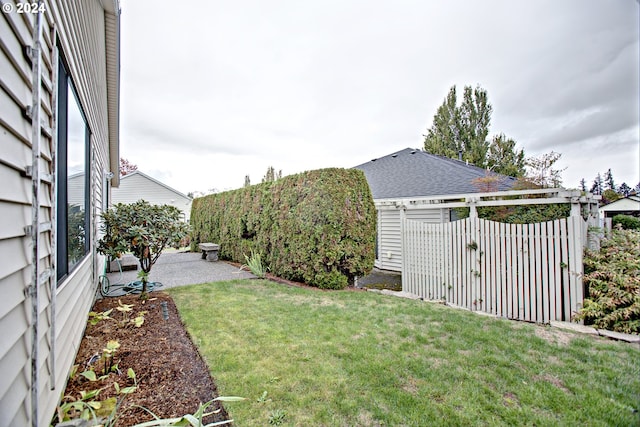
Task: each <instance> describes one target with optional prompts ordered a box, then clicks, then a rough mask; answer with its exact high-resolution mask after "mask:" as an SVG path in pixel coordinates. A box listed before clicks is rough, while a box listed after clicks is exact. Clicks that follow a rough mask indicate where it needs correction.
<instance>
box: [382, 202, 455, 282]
mask: <svg viewBox="0 0 640 427" xmlns="http://www.w3.org/2000/svg"><path fill="white" fill-rule="evenodd" d="M376 208H377V210H378V241H377V251H376V261H375V266H376V267H377V268H379V269H381V270H390V271H402V228H401V225H400V223H401V209H400V208H399V207H396V206H395V205H390V206H389V205H383V204H376ZM405 215H406V218H407V219H412V220H414V221H420V222H425V223H428V224H439V223H442V222H449V209H412V210H408V211H406V212H405Z"/></svg>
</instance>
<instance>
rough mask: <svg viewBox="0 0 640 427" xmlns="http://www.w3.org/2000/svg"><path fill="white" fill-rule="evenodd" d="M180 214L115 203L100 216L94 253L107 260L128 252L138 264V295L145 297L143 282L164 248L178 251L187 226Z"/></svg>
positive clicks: (140, 202)
mask: <svg viewBox="0 0 640 427" xmlns="http://www.w3.org/2000/svg"><path fill="white" fill-rule="evenodd" d="M180 215H181V213H180V210H179V209H178V208H176V207H175V206H170V205H152V204H150V203H149V202H147V201H145V200H138V201H137V202H135V203H129V204H124V203H117V204H116V205H114V206H113V207H111V208H109V209H108V210H107V211H105V212H103V213H102V214H100V216H101V217H102V225H101V228H100V229H101V231H102V233H104V236H103V237H102V238H101V239H100V240H99V241H98V252H100V253H101V254H104V255H107V256H109V257H110V258H111V259H116V258H118V257H120V256H121V255H122V254H123V253H125V252H131V253H133V255H135V257H136V258H138V261H139V262H140V269H141V271H140V273H141V276H140V277H141V278H142V293H141V294H140V298H143V299H145V298H146V295H147V278H148V275H149V272H150V271H151V267H152V266H153V264H155V262H156V260H157V259H158V257H159V256H160V254H161V253H162V251H163V250H164V248H165V247H168V246H173V247H178V245H179V244H180V241H181V240H182V239H184V237H185V236H187V234H188V226H187V224H185V223H184V222H182V221H181V220H180Z"/></svg>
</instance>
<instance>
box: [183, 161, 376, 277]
mask: <svg viewBox="0 0 640 427" xmlns="http://www.w3.org/2000/svg"><path fill="white" fill-rule="evenodd" d="M191 229H192V249H194V250H195V248H196V247H197V244H198V243H200V242H213V243H218V244H220V251H219V256H220V257H221V258H222V259H227V260H232V261H236V262H244V260H245V258H244V256H245V255H248V254H250V253H251V251H254V252H257V253H260V254H261V255H262V259H263V260H264V262H265V263H266V265H267V266H268V267H269V268H270V271H271V272H272V273H273V274H275V275H277V276H279V277H282V278H286V279H289V280H295V281H302V282H304V283H307V284H309V285H312V286H317V287H319V288H325V289H342V288H344V287H346V286H347V285H348V284H351V283H352V282H353V279H354V277H357V276H362V275H365V274H367V273H368V272H369V271H371V269H372V268H373V262H374V257H375V236H376V211H375V206H374V204H373V198H372V196H371V191H370V189H369V185H368V184H367V181H366V179H365V176H364V174H363V173H362V171H360V170H357V169H320V170H314V171H309V172H304V173H301V174H297V175H290V176H287V177H284V178H281V179H279V180H277V181H275V182H268V183H263V184H258V185H253V186H250V187H245V188H241V189H238V190H234V191H227V192H224V193H219V194H212V195H209V196H205V197H201V198H197V199H195V200H194V201H193V205H192V208H191Z"/></svg>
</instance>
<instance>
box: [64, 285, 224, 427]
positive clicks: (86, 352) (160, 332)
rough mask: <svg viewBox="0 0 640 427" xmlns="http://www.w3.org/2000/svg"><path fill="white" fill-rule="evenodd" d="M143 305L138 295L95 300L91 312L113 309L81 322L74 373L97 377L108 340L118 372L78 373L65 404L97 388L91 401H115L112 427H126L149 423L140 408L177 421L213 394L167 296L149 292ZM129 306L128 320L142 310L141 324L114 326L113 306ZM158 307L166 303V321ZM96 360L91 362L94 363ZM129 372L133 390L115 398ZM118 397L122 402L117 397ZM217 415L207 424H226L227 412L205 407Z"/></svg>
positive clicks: (116, 316)
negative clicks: (101, 317)
mask: <svg viewBox="0 0 640 427" xmlns="http://www.w3.org/2000/svg"><path fill="white" fill-rule="evenodd" d="M149 297H150V298H149V300H147V301H146V302H144V303H143V301H142V300H140V299H139V297H138V295H128V296H123V297H115V298H105V299H101V300H98V301H96V303H95V305H94V307H93V311H94V312H104V311H106V310H109V309H114V310H113V312H111V314H110V317H111V318H112V319H113V320H112V319H106V320H101V321H100V322H98V323H97V324H96V325H91V324H87V329H86V331H85V335H84V337H83V339H82V342H81V344H80V349H79V350H78V354H77V356H76V360H75V364H77V365H78V372H82V371H85V370H87V369H90V368H91V369H93V370H94V371H95V372H96V373H97V374H98V376H100V375H102V371H103V369H104V359H102V360H100V356H101V355H102V354H103V349H104V348H105V346H106V344H107V342H108V341H109V340H116V341H118V343H119V344H120V347H119V348H118V349H117V350H116V351H115V354H114V359H113V360H114V362H115V363H117V365H118V371H117V372H112V373H110V374H108V375H106V376H105V377H104V378H102V379H99V380H98V381H89V380H87V379H86V378H84V377H83V376H81V375H76V376H75V377H74V378H73V379H69V381H68V385H67V389H66V391H65V396H71V398H68V399H67V400H77V399H79V397H80V392H81V391H90V390H96V389H101V391H100V393H99V394H98V396H97V397H96V398H95V400H97V401H102V400H105V399H108V398H111V397H117V398H118V399H119V402H120V403H119V404H120V406H119V408H118V411H117V416H118V418H117V423H116V426H131V425H133V424H137V423H141V422H144V421H149V420H153V419H154V418H153V416H152V415H151V414H149V413H148V412H146V411H145V410H144V409H142V408H140V407H144V408H146V409H147V410H149V411H151V412H152V413H154V414H155V415H156V416H158V417H159V418H174V417H181V416H183V415H185V414H193V413H195V412H196V411H197V410H198V406H199V404H200V403H205V402H208V401H210V400H211V399H213V398H215V397H217V396H218V392H217V389H216V386H215V383H214V381H213V379H212V378H211V375H210V373H209V369H208V367H207V365H206V364H205V362H204V360H203V359H202V357H201V356H200V353H199V352H198V350H197V348H196V347H195V346H194V344H193V343H192V341H191V339H190V337H189V335H188V334H187V332H186V330H185V328H184V325H183V324H182V321H181V320H180V317H179V315H178V311H177V310H176V307H175V304H174V302H173V300H172V299H171V297H170V296H169V295H167V294H165V293H163V292H152V293H150V294H149ZM120 303H122V304H132V305H133V307H132V311H131V312H130V313H129V315H128V318H129V319H133V318H135V317H136V316H138V314H139V312H141V311H145V312H146V313H145V314H144V323H143V324H142V326H141V327H139V328H138V327H135V326H134V325H133V324H131V323H127V325H124V326H123V324H124V322H122V323H119V322H118V321H122V320H123V319H124V315H123V313H122V312H120V311H118V310H117V307H118V306H119V304H120ZM161 303H166V306H167V310H168V314H169V316H168V319H167V320H165V318H164V316H163V312H162V306H161ZM96 359H97V360H96ZM129 368H131V369H133V370H134V372H135V374H136V380H137V386H138V387H137V389H136V390H135V391H134V392H133V393H130V394H127V395H122V394H120V395H118V393H117V392H116V388H115V387H114V385H113V384H114V383H115V382H117V383H118V385H119V386H120V389H123V388H124V387H128V386H132V385H133V380H131V379H130V378H129V377H128V376H127V370H128V369H129ZM123 396H125V397H124V399H123V398H122V397H123ZM216 409H219V410H220V412H219V413H217V414H215V415H211V416H209V417H208V418H206V422H207V423H211V422H216V421H223V420H228V419H229V418H228V414H227V413H226V411H225V410H224V408H223V407H222V406H221V405H220V404H219V403H218V402H214V405H211V406H209V407H208V410H209V411H212V410H216Z"/></svg>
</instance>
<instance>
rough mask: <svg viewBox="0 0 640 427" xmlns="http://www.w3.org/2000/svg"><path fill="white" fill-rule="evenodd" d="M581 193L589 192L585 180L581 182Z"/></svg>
mask: <svg viewBox="0 0 640 427" xmlns="http://www.w3.org/2000/svg"><path fill="white" fill-rule="evenodd" d="M580 191H583V192H585V193H586V192H587V181H586V180H585V179H584V178H582V179H581V180H580Z"/></svg>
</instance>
